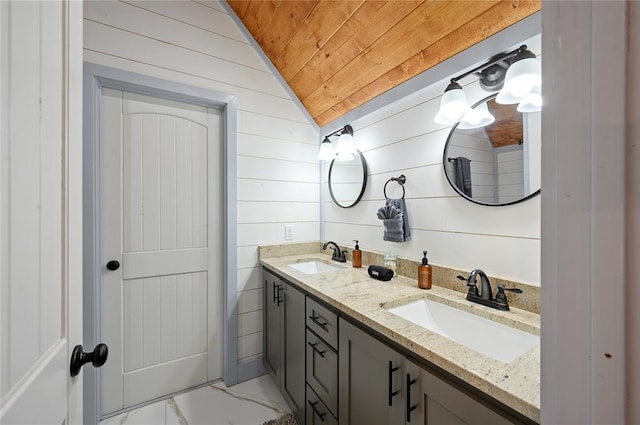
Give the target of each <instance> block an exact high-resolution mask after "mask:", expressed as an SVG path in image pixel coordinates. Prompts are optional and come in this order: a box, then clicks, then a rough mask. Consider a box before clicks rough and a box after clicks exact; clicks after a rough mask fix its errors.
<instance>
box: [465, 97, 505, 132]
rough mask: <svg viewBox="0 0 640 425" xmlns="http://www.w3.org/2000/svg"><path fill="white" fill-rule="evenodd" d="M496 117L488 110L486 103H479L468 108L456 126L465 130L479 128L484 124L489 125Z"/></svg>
mask: <svg viewBox="0 0 640 425" xmlns="http://www.w3.org/2000/svg"><path fill="white" fill-rule="evenodd" d="M495 120H496V119H495V117H494V116H493V115H491V112H489V108H487V104H486V103H481V104H480V105H478V106H476V107H475V108H473V109H469V111H467V113H466V114H464V117H463V118H462V121H460V124H458V128H460V129H463V130H467V129H470V128H480V127H484V126H485V125H489V124H491V123H492V122H494V121H495Z"/></svg>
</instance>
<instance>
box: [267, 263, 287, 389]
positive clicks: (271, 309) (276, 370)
mask: <svg viewBox="0 0 640 425" xmlns="http://www.w3.org/2000/svg"><path fill="white" fill-rule="evenodd" d="M262 277H263V280H264V335H265V338H264V350H263V351H264V364H265V367H266V368H267V370H268V371H269V373H270V374H271V376H273V378H274V380H275V381H276V382H280V380H281V379H280V376H281V375H282V370H281V368H282V360H281V358H282V347H281V346H282V330H281V327H282V319H281V315H282V309H281V308H280V305H281V304H283V302H282V301H281V300H282V299H283V294H282V292H283V291H284V284H283V282H282V281H281V280H280V278H279V277H277V276H276V275H274V274H273V273H270V272H268V271H267V270H263V271H262Z"/></svg>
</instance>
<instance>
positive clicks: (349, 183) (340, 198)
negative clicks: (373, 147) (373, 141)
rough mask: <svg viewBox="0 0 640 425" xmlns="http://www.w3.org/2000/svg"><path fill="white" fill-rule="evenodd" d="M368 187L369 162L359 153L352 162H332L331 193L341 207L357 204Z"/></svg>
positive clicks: (330, 175)
mask: <svg viewBox="0 0 640 425" xmlns="http://www.w3.org/2000/svg"><path fill="white" fill-rule="evenodd" d="M366 186H367V162H366V161H365V160H364V156H363V155H362V152H360V151H358V152H357V155H354V156H353V159H352V160H350V161H336V160H335V159H334V160H333V161H331V166H330V167H329V193H330V194H331V199H333V202H335V203H336V204H337V205H338V206H339V207H342V208H350V207H352V206H354V205H355V204H357V203H358V202H359V201H360V199H361V198H362V195H363V194H364V189H365V187H366Z"/></svg>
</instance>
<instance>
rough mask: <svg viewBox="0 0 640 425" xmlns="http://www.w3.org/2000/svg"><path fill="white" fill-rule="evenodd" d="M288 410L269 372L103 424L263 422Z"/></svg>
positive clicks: (229, 424) (102, 424) (239, 424)
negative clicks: (236, 383) (233, 384)
mask: <svg viewBox="0 0 640 425" xmlns="http://www.w3.org/2000/svg"><path fill="white" fill-rule="evenodd" d="M287 412H289V407H288V406H287V403H286V402H285V401H284V399H283V398H282V396H281V395H280V391H279V390H278V388H277V387H276V385H275V384H274V382H273V380H272V379H271V377H270V376H269V375H264V376H261V377H258V378H255V379H252V380H250V381H247V382H243V383H241V384H238V385H235V386H233V387H231V388H228V387H226V386H225V385H224V383H223V382H218V383H216V384H212V385H207V386H204V387H200V388H197V389H194V390H191V391H188V392H185V393H182V394H178V395H175V396H172V397H170V398H168V399H166V400H162V401H158V402H156V403H153V404H149V405H147V406H143V407H141V408H139V409H135V410H132V411H129V412H126V413H123V414H121V415H118V416H113V417H111V418H108V419H105V420H104V421H102V422H100V425H124V424H126V425H162V424H166V425H205V424H207V425H262V423H264V422H265V421H268V420H270V419H275V418H278V417H280V416H281V415H283V414H285V413H287Z"/></svg>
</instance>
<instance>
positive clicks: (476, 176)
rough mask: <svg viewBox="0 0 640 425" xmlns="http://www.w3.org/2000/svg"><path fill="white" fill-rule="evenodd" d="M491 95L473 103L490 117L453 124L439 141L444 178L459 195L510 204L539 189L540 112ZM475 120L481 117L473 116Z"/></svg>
mask: <svg viewBox="0 0 640 425" xmlns="http://www.w3.org/2000/svg"><path fill="white" fill-rule="evenodd" d="M495 97H496V95H495V94H494V95H491V96H489V97H487V98H485V99H483V100H481V101H480V102H478V103H476V104H475V105H473V108H472V110H473V111H478V115H481V114H482V115H483V116H484V115H486V110H488V112H489V113H490V114H491V115H493V117H494V118H495V121H494V122H492V123H491V124H488V125H485V126H483V127H477V128H469V127H474V126H473V125H472V124H469V123H468V122H467V123H465V122H460V123H458V124H456V125H455V126H454V127H453V128H452V129H451V133H449V138H448V139H447V144H446V145H445V147H444V156H443V161H442V162H443V165H444V173H445V175H446V176H447V180H449V183H450V184H451V186H452V187H453V189H454V190H455V191H456V192H458V193H459V194H460V195H461V196H462V197H464V198H466V199H468V200H469V201H471V202H475V203H476V204H481V205H490V206H498V205H511V204H515V203H518V202H522V201H524V200H525V199H529V198H531V197H532V196H535V195H537V194H538V193H540V137H541V121H540V115H541V113H540V112H524V113H523V112H518V111H517V109H516V108H517V106H518V105H517V104H515V105H501V104H499V103H497V102H496V101H495ZM478 123H479V124H481V123H480V120H478Z"/></svg>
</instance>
